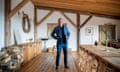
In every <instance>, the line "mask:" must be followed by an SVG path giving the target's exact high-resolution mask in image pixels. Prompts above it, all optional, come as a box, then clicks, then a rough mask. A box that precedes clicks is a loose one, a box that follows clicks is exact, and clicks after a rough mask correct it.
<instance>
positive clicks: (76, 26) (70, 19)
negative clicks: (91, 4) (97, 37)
mask: <svg viewBox="0 0 120 72" xmlns="http://www.w3.org/2000/svg"><path fill="white" fill-rule="evenodd" d="M60 13H61V14H62V15H63V16H64V17H65V18H66V19H67V20H68V21H69V22H70V23H71V24H72V25H73V26H74V27H75V28H77V26H76V24H75V23H74V22H73V21H72V20H71V19H70V18H69V17H67V15H65V14H64V12H62V11H60Z"/></svg>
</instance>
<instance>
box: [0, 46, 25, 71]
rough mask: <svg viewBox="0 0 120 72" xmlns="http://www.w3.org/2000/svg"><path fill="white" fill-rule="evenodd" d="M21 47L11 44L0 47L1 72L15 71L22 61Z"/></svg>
mask: <svg viewBox="0 0 120 72" xmlns="http://www.w3.org/2000/svg"><path fill="white" fill-rule="evenodd" d="M23 59H24V56H23V48H22V47H18V46H11V47H5V48H2V50H1V51H0V68H1V69H2V71H3V72H7V71H11V72H14V71H17V70H19V68H20V66H21V65H22V63H23V61H24V60H23Z"/></svg>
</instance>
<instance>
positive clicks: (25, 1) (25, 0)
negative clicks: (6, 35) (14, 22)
mask: <svg viewBox="0 0 120 72" xmlns="http://www.w3.org/2000/svg"><path fill="white" fill-rule="evenodd" d="M28 2H29V0H23V1H22V2H21V3H19V4H18V5H17V6H16V7H15V8H14V9H13V10H12V11H11V12H10V13H9V15H8V16H7V18H8V19H10V18H11V17H12V16H13V15H14V14H15V13H16V12H18V11H19V10H20V9H21V8H22V7H23V6H24V5H25V4H26V3H28Z"/></svg>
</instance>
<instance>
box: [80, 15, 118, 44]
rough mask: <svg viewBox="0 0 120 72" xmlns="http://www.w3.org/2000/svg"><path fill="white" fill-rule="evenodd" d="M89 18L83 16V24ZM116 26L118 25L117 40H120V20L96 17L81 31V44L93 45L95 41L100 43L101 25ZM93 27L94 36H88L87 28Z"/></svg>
mask: <svg viewBox="0 0 120 72" xmlns="http://www.w3.org/2000/svg"><path fill="white" fill-rule="evenodd" d="M87 17H88V16H86V15H81V21H82V22H83V21H84V20H85V18H87ZM109 23H110V24H115V25H116V39H118V38H120V33H119V32H120V29H119V28H120V20H116V19H110V18H104V17H95V16H93V18H92V19H91V20H90V21H89V22H88V23H87V24H86V25H85V26H84V27H83V28H82V29H81V31H80V34H81V36H80V40H81V44H93V43H94V42H95V40H97V41H99V25H104V24H109ZM87 27H93V29H94V30H93V36H87V35H86V28H87Z"/></svg>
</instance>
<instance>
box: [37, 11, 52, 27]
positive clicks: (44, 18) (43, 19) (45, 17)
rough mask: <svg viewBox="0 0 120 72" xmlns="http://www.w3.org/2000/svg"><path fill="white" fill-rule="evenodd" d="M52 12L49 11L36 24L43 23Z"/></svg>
mask: <svg viewBox="0 0 120 72" xmlns="http://www.w3.org/2000/svg"><path fill="white" fill-rule="evenodd" d="M53 12H54V11H53V10H52V11H50V12H49V13H48V14H47V15H46V16H44V17H43V18H42V19H41V20H40V21H39V22H37V24H38V25H39V24H41V23H42V22H43V21H45V20H46V19H47V18H48V17H49V16H50V15H51V14H52V13H53Z"/></svg>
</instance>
